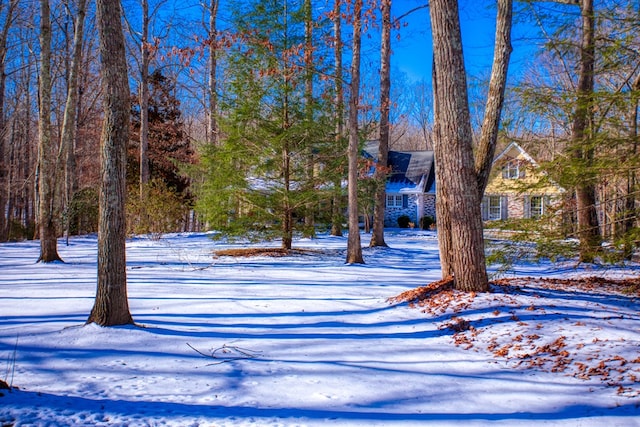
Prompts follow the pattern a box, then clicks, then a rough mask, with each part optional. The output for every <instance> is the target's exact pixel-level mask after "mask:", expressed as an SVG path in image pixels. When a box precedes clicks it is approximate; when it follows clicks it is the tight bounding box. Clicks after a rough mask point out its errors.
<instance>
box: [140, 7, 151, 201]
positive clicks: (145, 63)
mask: <svg viewBox="0 0 640 427" xmlns="http://www.w3.org/2000/svg"><path fill="white" fill-rule="evenodd" d="M140 54H141V55H142V62H141V64H140V94H139V96H140V199H141V200H143V199H144V198H145V191H146V190H145V187H146V185H147V184H148V183H149V177H150V173H149V62H150V57H151V52H150V51H149V1H148V0H142V40H141V42H140Z"/></svg>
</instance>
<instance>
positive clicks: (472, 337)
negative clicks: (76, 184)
mask: <svg viewBox="0 0 640 427" xmlns="http://www.w3.org/2000/svg"><path fill="white" fill-rule="evenodd" d="M385 237H386V240H387V243H388V244H389V245H390V248H375V249H369V248H365V249H364V257H365V262H366V264H365V265H345V264H344V260H345V251H346V239H345V238H342V237H340V238H338V237H330V236H326V235H325V236H320V237H318V238H317V239H314V240H297V241H296V242H295V243H294V246H295V247H298V248H306V249H313V250H314V251H313V252H307V253H303V254H297V255H291V256H287V257H282V258H273V257H265V256H261V257H252V258H238V257H235V258H231V257H214V256H213V251H214V250H219V249H224V248H228V247H233V245H228V244H221V243H215V242H213V241H212V240H210V239H209V238H208V236H207V235H206V234H182V235H169V236H165V237H164V238H163V239H161V240H159V241H154V240H150V239H146V238H135V239H131V240H129V241H128V243H127V245H128V246H127V248H128V249H127V259H128V268H127V274H128V290H129V303H130V308H131V313H132V315H133V317H134V319H135V321H136V322H137V324H138V326H137V327H134V326H127V327H117V328H101V327H98V326H96V325H87V326H84V322H85V320H86V319H87V317H88V314H89V311H90V310H91V307H92V305H93V298H94V295H95V286H96V238H95V236H86V237H77V238H72V239H71V243H70V246H65V245H64V243H63V242H62V241H61V243H60V246H59V252H60V254H61V256H62V257H63V258H64V260H65V261H66V262H65V263H64V264H62V263H56V264H53V265H42V264H36V263H35V261H36V259H37V257H38V254H39V247H38V242H21V243H7V244H2V245H0V367H1V368H2V369H1V370H0V379H2V380H4V381H6V382H7V383H11V384H12V385H13V386H15V387H17V388H16V389H13V390H11V391H7V390H0V394H1V395H2V396H1V397H0V425H2V426H57V427H61V426H200V427H204V426H218V427H222V426H244V425H255V426H320V425H322V426H324V425H335V426H454V425H455V426H461V425H464V426H465V427H472V426H485V425H491V426H509V427H513V426H532V425H536V426H582V427H596V426H598V427H600V426H607V427H613V426H625V427H631V426H640V353H639V349H640V310H639V308H640V304H639V298H638V294H637V289H636V292H635V294H624V293H617V292H615V290H616V289H617V288H616V287H615V286H603V287H602V288H599V287H598V286H597V285H596V286H592V287H591V288H588V287H586V288H584V289H581V290H579V291H574V290H573V289H572V288H571V287H566V286H565V287H563V286H559V285H557V284H554V285H549V284H545V283H543V282H539V281H535V280H524V281H522V282H521V283H519V284H518V283H516V284H513V283H512V284H508V285H496V286H494V289H493V292H492V293H489V294H482V295H477V296H476V297H475V298H471V297H469V296H468V295H456V294H451V293H449V294H448V295H449V297H451V298H454V300H453V301H451V303H450V304H449V306H448V308H447V309H446V310H445V311H442V310H443V308H444V307H445V305H444V303H443V301H444V299H443V295H444V294H443V295H439V296H438V298H439V299H437V300H434V304H431V305H429V304H427V305H426V306H424V307H418V308H410V307H409V306H408V305H407V304H399V303H398V304H392V303H389V302H388V300H387V299H388V298H389V297H393V296H396V295H398V294H400V293H401V292H403V291H407V290H409V289H412V288H415V287H417V286H421V285H425V284H427V283H429V282H432V281H434V280H438V279H440V270H439V263H438V251H437V240H436V236H435V234H434V233H433V232H428V231H417V230H390V231H388V232H387V234H386V236H385ZM362 239H363V243H364V244H366V243H368V240H369V236H368V235H363V236H362ZM271 245H274V246H277V245H278V244H277V242H275V243H271ZM238 246H239V245H235V247H238ZM257 246H264V244H262V245H257ZM512 270H513V271H510V273H509V274H510V275H513V276H521V277H523V276H533V277H546V278H568V277H576V276H593V275H598V276H601V277H608V278H613V277H631V276H633V275H637V273H638V270H637V269H634V268H633V267H629V268H626V269H624V270H622V269H607V270H605V269H597V268H591V269H584V268H581V269H574V268H573V266H572V265H571V264H563V265H552V264H550V263H542V264H533V263H523V264H519V265H515V266H513V269H512ZM445 299H446V298H445Z"/></svg>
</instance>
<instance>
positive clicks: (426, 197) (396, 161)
mask: <svg viewBox="0 0 640 427" xmlns="http://www.w3.org/2000/svg"><path fill="white" fill-rule="evenodd" d="M364 152H365V153H364V154H365V156H366V157H369V158H371V159H375V158H376V157H377V156H378V142H377V141H372V142H369V143H368V144H367V145H366V146H365V150H364ZM387 167H388V168H389V171H390V172H389V176H388V178H387V183H386V193H387V196H386V208H385V215H384V225H385V227H397V226H398V218H399V217H400V216H403V215H406V216H408V217H409V219H410V221H411V222H413V223H414V224H415V225H416V226H418V225H419V224H420V220H421V219H422V218H423V217H431V218H435V217H436V191H435V169H434V163H433V151H393V150H391V151H389V157H388V162H387Z"/></svg>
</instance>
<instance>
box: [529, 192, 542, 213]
mask: <svg viewBox="0 0 640 427" xmlns="http://www.w3.org/2000/svg"><path fill="white" fill-rule="evenodd" d="M534 204H535V205H534ZM544 205H545V203H544V196H530V197H529V216H530V217H531V218H539V217H541V216H542V215H544V208H545V206H544Z"/></svg>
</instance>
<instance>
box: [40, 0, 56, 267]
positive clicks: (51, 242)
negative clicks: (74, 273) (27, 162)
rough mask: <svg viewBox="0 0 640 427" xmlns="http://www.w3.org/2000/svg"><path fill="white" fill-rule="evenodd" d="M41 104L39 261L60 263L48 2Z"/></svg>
mask: <svg viewBox="0 0 640 427" xmlns="http://www.w3.org/2000/svg"><path fill="white" fill-rule="evenodd" d="M40 11H41V16H40V79H39V81H40V85H39V90H40V102H39V107H40V108H39V110H40V116H39V124H38V136H39V142H38V173H37V175H38V230H39V237H40V258H38V261H40V262H53V261H60V260H61V259H60V256H59V255H58V240H57V239H58V230H57V221H58V215H57V214H58V209H57V200H56V182H55V178H56V169H57V166H58V165H56V158H57V156H56V155H55V147H54V145H53V141H52V139H51V87H52V83H51V11H50V7H49V0H40Z"/></svg>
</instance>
